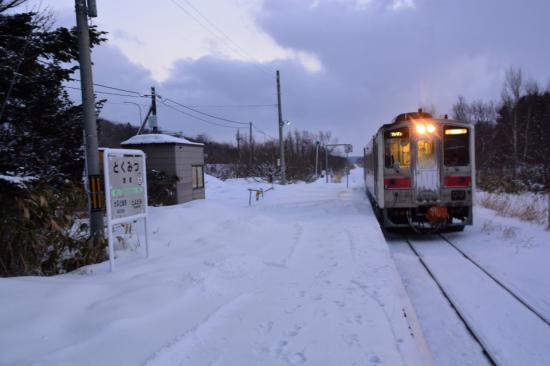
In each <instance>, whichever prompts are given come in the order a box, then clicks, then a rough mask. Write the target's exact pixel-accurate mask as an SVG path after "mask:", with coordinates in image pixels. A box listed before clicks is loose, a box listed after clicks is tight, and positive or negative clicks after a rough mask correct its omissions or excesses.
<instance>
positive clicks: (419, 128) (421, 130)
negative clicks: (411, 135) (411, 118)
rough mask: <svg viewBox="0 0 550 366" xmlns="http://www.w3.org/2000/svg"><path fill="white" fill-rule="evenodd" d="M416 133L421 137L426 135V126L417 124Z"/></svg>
mask: <svg viewBox="0 0 550 366" xmlns="http://www.w3.org/2000/svg"><path fill="white" fill-rule="evenodd" d="M416 132H418V133H419V134H421V135H423V134H425V133H426V126H424V125H423V124H417V125H416Z"/></svg>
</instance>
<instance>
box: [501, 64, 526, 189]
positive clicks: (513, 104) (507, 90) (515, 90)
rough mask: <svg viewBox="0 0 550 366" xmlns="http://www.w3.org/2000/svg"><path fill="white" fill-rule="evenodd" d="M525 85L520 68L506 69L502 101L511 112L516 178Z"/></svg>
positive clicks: (513, 163) (513, 165)
mask: <svg viewBox="0 0 550 366" xmlns="http://www.w3.org/2000/svg"><path fill="white" fill-rule="evenodd" d="M522 85H523V76H522V71H521V69H520V68H517V69H515V68H514V67H510V68H509V69H508V70H507V71H506V76H505V79H504V87H503V89H502V94H501V98H502V103H503V104H504V105H505V106H507V107H508V111H509V113H511V116H510V117H511V118H510V119H511V121H512V126H511V133H512V173H513V176H514V178H515V176H516V174H517V171H518V155H519V154H518V150H519V146H518V145H519V143H518V135H519V121H518V108H517V107H518V102H519V99H520V97H521V89H522Z"/></svg>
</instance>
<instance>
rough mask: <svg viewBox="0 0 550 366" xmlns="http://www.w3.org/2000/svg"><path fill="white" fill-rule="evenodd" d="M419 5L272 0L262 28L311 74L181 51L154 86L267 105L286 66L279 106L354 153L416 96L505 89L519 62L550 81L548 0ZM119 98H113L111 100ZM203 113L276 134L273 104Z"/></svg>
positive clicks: (121, 63) (119, 113)
mask: <svg viewBox="0 0 550 366" xmlns="http://www.w3.org/2000/svg"><path fill="white" fill-rule="evenodd" d="M414 4H415V5H414V7H401V8H399V9H397V10H392V8H391V6H390V5H391V2H389V1H376V0H374V1H371V2H369V3H368V4H367V5H365V6H363V7H358V6H356V5H355V4H353V3H351V2H345V1H317V2H314V1H296V0H277V1H266V2H265V3H264V4H263V8H262V10H261V11H260V13H259V17H258V19H257V24H258V25H259V27H260V28H261V29H263V30H264V31H265V32H267V34H269V35H270V36H271V37H272V38H273V39H274V40H275V41H276V42H277V43H278V44H280V45H281V46H283V47H286V48H290V49H294V50H296V51H307V52H310V53H312V54H315V55H316V56H317V57H318V58H319V60H320V61H321V63H322V66H323V68H322V70H321V71H320V72H316V73H312V72H310V71H308V70H306V69H305V68H304V67H303V66H302V65H300V64H299V63H298V62H297V61H292V60H276V61H273V62H272V63H269V64H262V65H261V66H258V65H254V64H253V63H252V62H243V61H231V60H227V59H221V58H216V57H214V56H212V57H205V58H201V59H199V60H179V61H178V62H176V64H175V65H174V66H173V69H172V71H171V74H170V77H169V78H168V80H166V81H165V82H163V83H161V84H160V85H158V84H157V88H158V92H159V94H161V95H163V96H166V97H169V98H172V99H175V100H178V101H180V102H183V103H186V104H188V105H205V104H206V105H212V104H215V105H225V104H256V103H260V104H270V103H275V102H276V94H275V74H274V70H275V69H280V70H281V73H282V90H283V112H284V115H285V118H287V119H289V120H291V121H292V122H293V127H294V128H298V129H308V130H311V131H318V130H321V129H322V130H331V131H332V132H333V133H334V134H335V135H336V136H338V137H339V140H340V141H342V142H348V141H349V142H352V143H354V145H356V146H357V147H358V148H357V149H356V152H358V151H360V149H359V148H360V147H361V146H362V145H363V144H364V143H365V142H366V141H367V140H368V139H369V138H370V136H371V135H372V133H373V132H374V130H375V129H376V127H377V126H378V125H379V124H380V123H382V122H386V121H388V120H389V119H391V118H392V117H393V116H394V115H395V114H397V113H400V112H402V111H407V110H414V109H416V108H417V107H418V106H419V105H420V104H426V105H434V106H435V107H436V109H437V110H438V111H439V112H440V113H446V112H448V111H449V109H450V107H451V106H452V104H453V103H454V102H455V100H456V98H457V96H458V95H459V94H462V95H465V96H466V97H467V98H469V99H474V98H484V99H496V98H498V96H499V93H500V89H501V86H502V81H503V75H504V70H505V69H506V68H508V67H509V66H511V65H514V66H519V67H522V68H523V69H524V71H525V73H526V74H527V75H528V76H530V77H531V78H533V79H536V80H538V81H540V82H541V83H542V84H543V85H544V84H545V83H546V81H547V80H548V76H549V75H548V71H547V70H548V68H547V65H548V64H550V62H549V61H550V49H549V48H548V47H547V41H546V39H545V38H544V37H546V35H547V34H549V33H550V32H549V31H550V23H549V22H547V21H546V19H545V17H546V15H547V14H550V3H548V2H546V1H543V0H530V1H526V2H522V1H508V0H505V1H502V0H486V1H474V0H463V1H440V0H417V1H415V3H414ZM226 31H227V32H228V33H230V30H226ZM242 46H243V47H244V48H246V45H242ZM144 52H145V51H144ZM94 61H95V69H94V76H95V80H96V81H97V82H105V83H108V84H112V85H117V86H119V87H122V88H128V89H131V90H139V91H142V92H148V88H149V86H150V85H153V81H152V80H151V76H150V73H149V72H148V71H147V70H146V69H144V68H143V67H140V66H139V65H135V64H132V63H131V62H130V60H128V59H127V58H126V57H125V56H124V55H123V54H122V53H121V52H119V51H118V50H117V49H116V48H114V47H110V46H102V47H100V48H98V50H97V51H96V52H94ZM259 68H261V70H260V69H259ZM266 70H267V71H266ZM123 99H124V98H119V97H109V101H110V102H113V103H120V102H121V101H122V100H123ZM126 100H128V99H126ZM131 101H133V100H131ZM142 103H144V104H147V101H146V100H143V101H142ZM204 111H207V112H209V113H212V114H218V115H223V116H225V117H228V118H231V119H236V120H242V121H244V122H247V121H250V120H251V121H254V122H255V123H256V124H257V125H258V126H260V127H261V128H262V129H264V130H265V131H266V132H268V133H270V134H271V135H274V136H276V127H277V115H276V111H275V110H274V109H273V108H255V109H235V108H233V109H232V108H208V109H204ZM136 113H137V112H136V111H132V110H131V108H129V106H127V105H117V104H112V105H107V106H106V108H105V110H104V112H103V114H104V116H106V117H110V118H113V119H116V120H121V121H127V120H129V119H132V120H133V119H135V115H136ZM159 121H160V123H161V127H163V128H167V129H170V130H183V131H184V132H186V133H188V134H197V133H201V132H206V133H207V134H209V135H210V136H212V137H214V138H219V139H221V140H230V139H232V138H233V137H232V136H233V135H234V132H235V131H234V130H230V129H224V128H218V127H213V126H209V125H206V124H204V123H202V122H200V121H194V120H193V119H190V118H188V117H186V116H183V115H181V114H178V113H177V112H173V111H171V110H169V109H167V108H166V107H162V106H161V107H160V116H159Z"/></svg>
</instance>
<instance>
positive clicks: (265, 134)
mask: <svg viewBox="0 0 550 366" xmlns="http://www.w3.org/2000/svg"><path fill="white" fill-rule="evenodd" d="M72 80H74V81H79V80H78V79H72ZM94 85H96V86H100V87H103V88H107V89H111V90H118V91H123V92H126V93H133V94H136V95H132V94H121V93H113V92H106V91H98V90H94V93H98V94H105V95H114V96H121V97H129V98H146V97H149V95H144V94H141V93H139V92H137V91H133V90H128V89H122V88H117V87H114V86H110V85H105V84H99V83H94ZM65 88H68V89H74V90H81V88H80V87H73V86H69V85H65ZM157 98H158V99H159V101H160V102H161V104H162V105H164V106H166V107H167V108H170V109H172V110H174V111H177V112H179V113H181V114H183V115H186V116H188V117H191V118H194V119H196V120H199V121H202V122H204V123H208V124H210V125H214V126H218V127H224V128H233V129H239V128H244V127H235V126H228V125H225V124H221V123H217V122H213V121H209V120H206V119H204V118H201V117H198V116H195V115H193V114H191V113H188V112H184V111H182V110H181V109H178V108H176V107H174V106H172V105H170V104H167V103H168V102H171V103H174V104H176V105H178V106H179V107H182V108H185V109H188V110H190V111H193V112H195V113H198V114H201V115H204V116H207V117H209V118H212V119H217V120H220V121H224V122H227V123H233V124H238V125H241V126H249V124H250V123H251V122H241V121H236V120H232V119H228V118H224V117H220V116H216V115H213V114H210V113H206V112H203V111H200V110H198V109H196V108H193V107H191V106H188V105H185V104H182V103H180V102H177V101H175V100H173V99H171V98H163V97H162V96H161V95H158V94H157ZM240 106H241V107H242V106H247V107H252V106H254V107H259V106H262V107H267V106H270V107H273V106H276V104H246V105H240ZM235 107H237V106H235ZM252 127H253V128H254V129H255V130H257V131H258V132H260V133H262V134H263V135H264V136H268V137H270V138H272V139H275V137H273V136H271V135H269V134H267V133H266V132H264V131H263V130H262V129H260V128H259V127H257V126H256V125H255V124H254V123H252Z"/></svg>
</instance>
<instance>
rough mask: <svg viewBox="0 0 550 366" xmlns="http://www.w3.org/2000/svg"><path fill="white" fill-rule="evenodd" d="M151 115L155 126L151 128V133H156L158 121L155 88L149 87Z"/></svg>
mask: <svg viewBox="0 0 550 366" xmlns="http://www.w3.org/2000/svg"><path fill="white" fill-rule="evenodd" d="M151 114H152V115H153V118H154V121H155V125H154V126H153V133H158V127H157V126H158V120H157V96H156V94H155V87H154V86H152V87H151Z"/></svg>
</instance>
